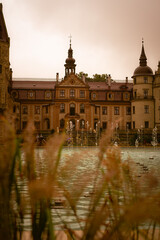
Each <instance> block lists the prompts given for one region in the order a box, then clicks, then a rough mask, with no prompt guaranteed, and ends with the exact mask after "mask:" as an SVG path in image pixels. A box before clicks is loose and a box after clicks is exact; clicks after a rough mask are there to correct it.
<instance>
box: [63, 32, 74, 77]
mask: <svg viewBox="0 0 160 240" xmlns="http://www.w3.org/2000/svg"><path fill="white" fill-rule="evenodd" d="M69 38H70V44H69V45H70V47H69V49H68V58H67V59H66V63H65V64H64V66H65V76H68V75H69V74H70V73H74V74H75V67H76V64H75V59H74V58H73V50H72V47H71V38H72V37H71V35H70V36H69Z"/></svg>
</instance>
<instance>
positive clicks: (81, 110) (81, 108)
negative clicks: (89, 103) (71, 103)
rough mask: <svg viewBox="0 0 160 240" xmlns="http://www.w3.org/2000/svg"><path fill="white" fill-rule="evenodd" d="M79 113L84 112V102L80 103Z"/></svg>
mask: <svg viewBox="0 0 160 240" xmlns="http://www.w3.org/2000/svg"><path fill="white" fill-rule="evenodd" d="M80 113H84V104H83V103H82V104H81V105H80Z"/></svg>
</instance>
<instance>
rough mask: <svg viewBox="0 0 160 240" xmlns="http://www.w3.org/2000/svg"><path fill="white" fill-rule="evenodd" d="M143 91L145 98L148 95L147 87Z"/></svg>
mask: <svg viewBox="0 0 160 240" xmlns="http://www.w3.org/2000/svg"><path fill="white" fill-rule="evenodd" d="M143 92H144V98H147V97H148V89H144V90H143Z"/></svg>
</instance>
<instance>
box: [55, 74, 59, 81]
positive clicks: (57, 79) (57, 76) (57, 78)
mask: <svg viewBox="0 0 160 240" xmlns="http://www.w3.org/2000/svg"><path fill="white" fill-rule="evenodd" d="M58 81H59V73H56V82H57V83H58Z"/></svg>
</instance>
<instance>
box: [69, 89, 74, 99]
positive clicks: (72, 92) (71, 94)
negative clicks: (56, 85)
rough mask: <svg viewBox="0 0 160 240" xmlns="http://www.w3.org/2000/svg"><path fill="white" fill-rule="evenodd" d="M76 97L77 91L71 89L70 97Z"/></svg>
mask: <svg viewBox="0 0 160 240" xmlns="http://www.w3.org/2000/svg"><path fill="white" fill-rule="evenodd" d="M74 96H75V90H74V89H70V97H74Z"/></svg>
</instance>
